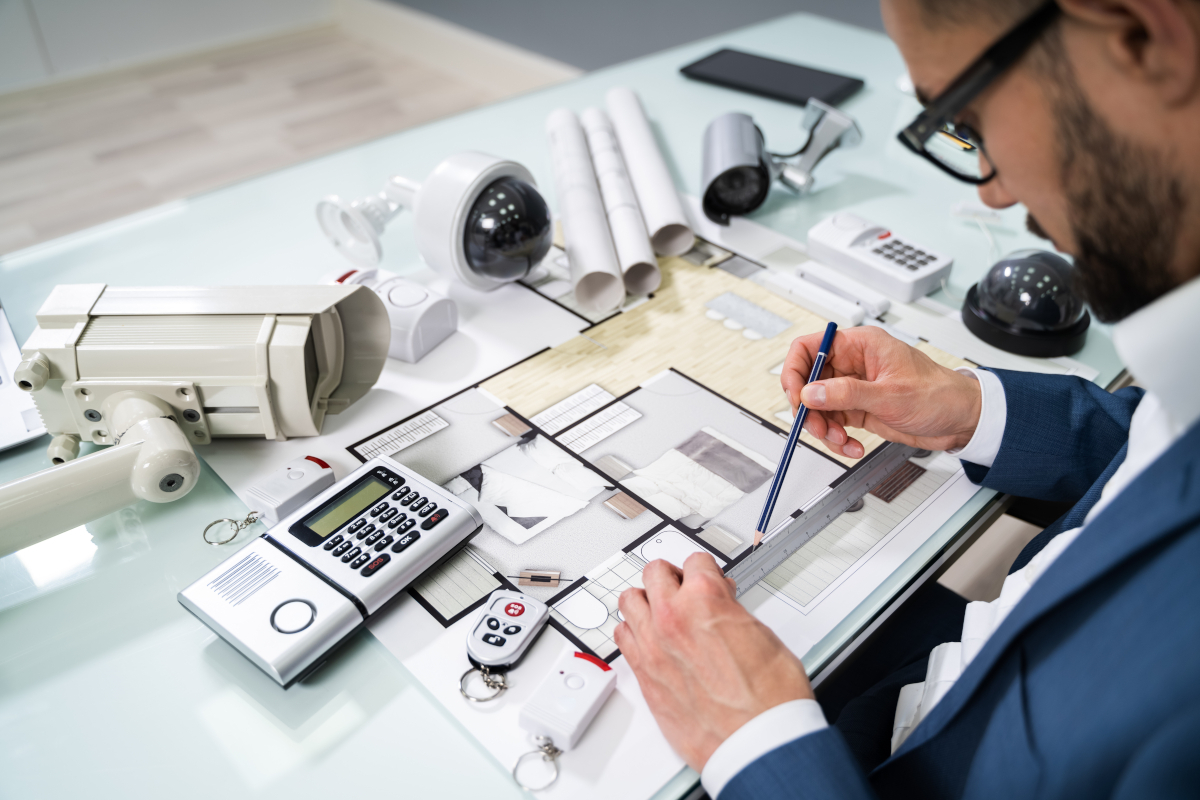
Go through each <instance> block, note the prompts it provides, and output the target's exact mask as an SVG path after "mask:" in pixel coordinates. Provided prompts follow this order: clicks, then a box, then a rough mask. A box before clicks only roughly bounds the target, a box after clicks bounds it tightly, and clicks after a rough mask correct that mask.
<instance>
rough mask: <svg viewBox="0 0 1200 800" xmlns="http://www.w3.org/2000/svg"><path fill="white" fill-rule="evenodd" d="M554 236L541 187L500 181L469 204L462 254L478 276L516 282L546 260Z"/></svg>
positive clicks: (511, 181)
mask: <svg viewBox="0 0 1200 800" xmlns="http://www.w3.org/2000/svg"><path fill="white" fill-rule="evenodd" d="M553 238H554V233H553V230H552V228H551V224H550V209H549V208H548V207H547V206H546V201H545V200H543V199H542V196H541V195H540V194H538V191H537V189H535V188H533V186H531V185H529V184H528V183H526V182H525V181H523V180H520V179H518V178H512V177H507V178H500V179H499V180H497V181H494V182H493V183H491V184H489V185H488V186H487V188H486V189H484V190H483V191H482V192H480V194H479V197H478V198H476V199H475V203H474V204H473V205H472V206H471V211H470V213H469V214H468V215H467V224H466V230H465V232H464V234H463V251H464V252H465V253H466V257H467V264H468V265H469V266H470V267H471V270H472V271H473V272H475V273H476V274H479V275H483V276H485V277H488V278H493V279H496V280H502V281H514V280H517V279H518V278H522V277H524V276H525V275H526V274H527V273H528V272H529V270H530V269H532V268H533V267H534V266H536V265H537V264H538V262H540V261H541V260H542V259H543V258H545V257H546V253H548V252H550V242H551V240H552V239H553Z"/></svg>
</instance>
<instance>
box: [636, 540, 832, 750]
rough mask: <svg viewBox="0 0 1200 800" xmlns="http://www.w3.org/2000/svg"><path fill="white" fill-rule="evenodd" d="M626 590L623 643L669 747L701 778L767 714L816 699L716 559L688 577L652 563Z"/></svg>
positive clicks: (688, 568)
mask: <svg viewBox="0 0 1200 800" xmlns="http://www.w3.org/2000/svg"><path fill="white" fill-rule="evenodd" d="M642 582H643V583H644V584H645V587H646V588H645V589H627V590H626V591H625V592H623V593H622V594H621V599H620V602H619V605H620V609H621V614H622V615H623V616H624V618H625V621H624V622H622V623H621V624H620V625H618V626H617V629H616V633H615V634H614V636H615V639H616V642H617V646H618V647H620V648H621V652H622V653H623V654H624V655H625V659H626V660H627V661H628V662H629V666H630V667H632V668H633V672H634V674H635V675H637V679H638V684H639V685H640V686H641V689H642V695H643V696H644V697H645V698H646V702H647V703H648V704H649V706H650V711H651V712H652V713H653V714H654V718H655V719H656V720H657V721H658V726H659V728H661V729H662V732H663V735H665V736H666V737H667V741H668V742H670V743H671V746H672V747H673V748H675V752H677V753H679V755H681V756H682V757H683V759H684V761H686V762H687V763H688V766H690V767H691V768H692V769H694V770H696V771H697V772H701V771H702V770H703V769H704V765H705V764H706V763H707V762H708V759H709V757H710V756H711V755H712V754H713V752H714V751H715V750H716V749H717V747H718V746H720V744H721V742H723V741H725V740H726V739H728V738H729V737H730V736H731V735H733V733H734V732H735V731H736V730H737V729H738V728H740V727H742V726H743V725H745V724H746V723H747V722H749V721H750V720H752V719H754V718H755V717H756V716H758V715H759V714H761V713H762V712H764V711H767V710H768V709H771V708H774V707H775V706H777V705H781V704H783V703H786V702H789V701H791V700H800V699H804V698H812V697H813V693H812V688H811V687H810V686H809V683H808V676H807V674H806V673H805V671H804V665H803V664H801V663H800V659H798V658H796V657H795V656H794V655H792V653H791V651H789V650H788V649H787V648H786V647H784V645H783V642H781V641H780V640H779V637H778V636H776V635H775V634H774V633H773V632H772V631H771V630H770V629H769V628H768V627H767V626H766V625H763V624H762V623H761V622H759V621H758V620H757V619H755V618H754V617H753V616H752V615H751V614H750V612H749V611H747V610H746V609H745V608H743V607H742V605H741V603H739V602H738V601H737V600H736V599H735V597H734V590H735V586H734V583H733V581H732V579H729V578H726V577H725V576H724V574H722V572H721V570H720V568H719V567H718V566H717V562H716V561H715V560H714V559H713V557H712V556H711V555H709V554H707V553H694V554H692V555H691V556H689V557H688V559H687V561H685V562H684V563H683V570H682V571H680V570H679V569H677V568H676V567H674V566H673V565H671V564H670V563H668V562H666V561H652V562H650V564H649V565H648V566H647V567H646V569H645V570H643V572H642Z"/></svg>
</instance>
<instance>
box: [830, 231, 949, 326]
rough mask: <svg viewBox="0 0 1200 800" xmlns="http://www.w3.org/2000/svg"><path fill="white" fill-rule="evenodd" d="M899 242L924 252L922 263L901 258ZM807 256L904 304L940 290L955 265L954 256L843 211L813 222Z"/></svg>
mask: <svg viewBox="0 0 1200 800" xmlns="http://www.w3.org/2000/svg"><path fill="white" fill-rule="evenodd" d="M898 246H903V247H907V248H909V250H906V251H905V252H918V251H919V252H921V253H923V254H924V256H922V258H921V263H916V262H913V261H910V260H908V259H905V260H904V262H903V263H902V262H901V261H900V260H899V259H898V258H897V257H896V253H895V252H894V249H895V248H897V247H898ZM876 251H880V252H876ZM808 255H809V257H810V258H812V259H814V260H816V261H819V262H821V263H823V264H828V265H829V266H831V267H836V268H838V269H841V270H843V271H845V273H846V274H847V275H849V276H850V277H852V278H855V279H856V280H859V281H861V282H863V283H865V284H866V285H867V286H869V287H871V288H873V289H876V290H878V291H880V292H883V293H884V294H885V295H887V296H888V297H891V298H892V299H893V300H899V301H901V302H904V303H910V302H912V301H913V300H916V299H917V298H918V297H924V296H925V295H927V294H929V293H930V292H932V291H933V290H935V289H937V288H938V287H939V286H940V285H941V283H942V280H943V279H945V278H947V277H949V275H950V269H951V267H953V266H954V259H952V258H949V257H947V256H944V255H941V254H939V253H936V252H935V251H933V250H932V249H930V248H928V247H926V246H924V245H919V244H918V243H916V242H914V241H912V240H911V239H906V238H904V237H901V236H898V235H896V234H894V233H892V231H890V230H888V229H887V228H885V227H883V226H882V225H878V224H876V223H874V222H870V221H868V220H865V219H863V218H862V217H860V216H858V215H856V214H851V213H848V212H845V211H843V212H839V213H837V214H834V215H833V216H832V217H830V218H828V219H826V220H823V221H821V222H819V223H817V224H816V225H815V226H813V228H812V230H810V231H809V232H808ZM889 255H891V256H893V257H891V258H889V257H888V256H889ZM925 256H928V257H927V258H926V257H925Z"/></svg>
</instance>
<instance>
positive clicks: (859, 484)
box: [725, 442, 920, 597]
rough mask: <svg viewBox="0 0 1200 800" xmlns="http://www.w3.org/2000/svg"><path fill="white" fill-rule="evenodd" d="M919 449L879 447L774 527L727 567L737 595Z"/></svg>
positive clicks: (752, 584) (884, 478)
mask: <svg viewBox="0 0 1200 800" xmlns="http://www.w3.org/2000/svg"><path fill="white" fill-rule="evenodd" d="M918 452H920V451H918V450H917V448H915V447H908V446H907V445H902V444H896V443H894V442H893V443H890V444H887V445H885V446H883V447H881V448H879V449H878V450H876V451H875V452H873V453H871V454H870V455H869V456H867V459H866V461H864V462H863V463H862V464H861V465H860V466H859V467H858V468H857V469H856V470H855V471H854V472H852V473H849V474H848V475H846V476H845V479H843V480H841V481H840V482H838V483H835V484H834V485H832V486H830V487H829V488H827V489H825V490H824V491H823V492H821V493H820V494H819V495H817V496H816V497H815V498H813V499H812V500H811V501H809V503H808V505H806V506H805V507H804V508H802V509H800V511H798V512H796V513H795V514H793V515H792V516H791V517H788V518H787V519H786V520H784V521H783V522H781V523H780V524H779V525H776V526H775V527H774V528H773V529H771V530H770V531H769V532H768V533H767V535H766V536H765V537H763V541H762V544H761V545H759V546H758V548H757V549H756V550H751V551H750V552H748V553H746V554H745V555H743V556H742V557H741V558H739V559H738V560H737V561H734V562H733V563H732V564H730V565H729V566H728V567H727V568H726V570H725V574H726V575H727V576H728V577H730V578H733V579H734V580H735V581H736V582H737V594H738V597H741V596H742V595H743V594H745V593H746V592H747V591H749V589H750V587H752V586H754V585H755V584H756V583H758V582H759V581H761V580H762V579H763V578H765V577H767V575H769V574H770V573H771V572H772V571H774V570H775V568H776V567H778V566H779V565H780V564H782V563H783V562H784V561H786V560H788V558H790V557H791V556H792V554H793V553H795V552H796V551H797V550H799V549H800V548H801V547H803V546H804V545H805V544H806V543H807V542H808V541H809V540H810V539H812V538H813V537H814V536H816V535H817V534H818V533H820V532H821V531H822V530H824V529H825V526H827V525H828V524H829V523H831V522H833V521H834V520H835V519H837V518H838V516H840V515H841V514H842V512H844V511H845V510H846V509H848V508H850V507H851V506H852V505H854V504H855V503H857V502H858V501H859V500H861V499H862V498H863V496H865V495H866V494H867V492H869V491H871V490H872V489H874V488H875V487H876V486H878V485H879V484H881V483H883V482H884V481H886V480H887V479H888V478H889V477H890V476H891V475H892V473H894V472H895V471H896V470H898V469H900V468H901V467H903V466H904V465H905V464H907V463H908V460H909V459H910V458H912V457H913V456H914V455H916V454H917V453H918Z"/></svg>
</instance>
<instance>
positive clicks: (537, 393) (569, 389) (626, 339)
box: [482, 258, 952, 464]
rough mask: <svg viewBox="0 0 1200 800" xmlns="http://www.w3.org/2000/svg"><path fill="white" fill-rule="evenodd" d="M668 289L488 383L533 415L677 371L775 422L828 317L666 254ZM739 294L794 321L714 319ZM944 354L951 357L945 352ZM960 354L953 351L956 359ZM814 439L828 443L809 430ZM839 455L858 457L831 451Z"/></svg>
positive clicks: (868, 439) (869, 442)
mask: <svg viewBox="0 0 1200 800" xmlns="http://www.w3.org/2000/svg"><path fill="white" fill-rule="evenodd" d="M659 265H660V267H661V268H662V272H663V282H662V286H661V287H659V289H658V291H656V292H655V293H654V296H653V297H652V298H651V299H649V300H648V301H647V302H645V303H642V304H641V305H638V306H636V307H634V308H632V309H630V310H628V311H625V312H624V313H621V314H618V315H616V316H615V317H611V318H609V319H608V320H606V321H604V322H601V323H600V324H599V325H596V326H595V327H592V328H588V329H587V330H586V331H585V333H586V336H578V337H575V338H574V339H571V340H569V341H567V342H565V343H563V344H562V345H560V346H558V347H555V348H552V349H550V350H548V351H546V352H544V353H541V354H539V355H537V356H535V357H533V358H531V359H529V360H528V361H525V362H523V363H521V364H518V365H517V366H515V367H513V368H512V369H508V370H505V371H504V372H502V373H501V374H499V375H497V376H496V377H494V378H491V379H489V380H488V381H486V382H484V383H483V384H482V387H483V388H484V389H486V390H487V391H489V392H491V393H492V394H494V395H495V396H497V397H498V398H500V399H501V400H503V401H504V402H505V403H506V404H507V405H508V406H509V407H510V408H512V409H514V410H516V411H517V412H518V413H520V414H521V415H523V416H525V417H526V418H529V417H532V416H533V415H535V414H537V413H538V412H540V411H543V410H545V409H546V408H549V407H550V406H552V405H554V404H555V403H557V402H559V401H561V400H564V399H565V398H567V397H568V396H570V395H572V394H574V393H575V392H578V391H579V390H581V389H583V388H584V387H585V386H587V385H588V384H590V383H596V384H598V385H599V386H601V387H602V388H603V389H606V390H607V391H609V392H611V393H612V394H613V395H614V396H617V397H620V396H621V395H623V394H625V393H626V392H628V391H630V390H631V389H634V388H636V387H637V386H639V385H640V384H641V383H642V382H643V381H645V380H648V379H649V378H651V377H653V376H655V375H657V374H658V373H660V372H662V371H663V370H666V369H671V368H674V369H676V370H679V371H680V372H682V373H684V374H685V375H687V376H688V377H690V378H692V379H694V380H696V381H699V382H700V383H702V384H703V385H705V386H706V387H708V388H709V389H711V390H712V391H714V392H716V393H717V394H719V395H721V396H722V397H725V398H727V399H728V400H731V401H732V402H734V403H736V404H737V405H739V406H741V407H742V408H745V409H747V410H749V411H750V412H752V413H754V414H756V415H757V416H759V417H761V418H762V419H764V420H767V421H768V422H771V423H772V424H774V425H780V426H782V425H783V423H781V422H779V421H778V420H777V419H776V418H775V416H774V415H775V413H776V412H778V411H781V410H784V409H786V408H787V398H786V397H785V396H784V394H783V389H782V388H781V387H780V385H779V376H778V375H773V374H771V370H772V368H774V367H775V366H776V365H778V364H779V363H780V362H781V361H783V359H784V356H786V355H787V351H788V347H789V346H790V345H791V342H792V339H794V338H796V337H797V336H803V335H805V334H809V333H815V332H817V331H821V330H824V328H825V325H826V320H824V319H821V318H820V317H818V316H816V315H815V314H813V313H811V312H809V311H807V310H805V309H803V308H800V307H799V306H797V305H795V304H793V303H790V302H788V301H787V300H784V299H783V298H781V297H779V296H777V295H775V294H772V293H771V292H769V291H767V290H766V289H764V288H762V287H761V286H758V285H757V284H755V283H753V282H751V281H748V280H743V279H741V278H738V277H735V276H734V275H731V274H730V273H728V272H725V271H724V270H721V269H716V268H712V267H700V266H696V265H694V264H691V263H690V262H688V261H685V260H684V259H682V258H662V259H659ZM724 292H733V293H735V294H737V295H740V296H741V297H743V298H744V299H746V300H749V301H750V302H752V303H755V304H756V305H758V306H760V307H762V308H764V309H766V310H767V311H769V312H771V313H772V314H776V315H778V316H780V317H783V318H784V319H787V320H790V321H791V322H792V323H793V324H792V327H790V328H788V329H787V330H786V331H784V332H783V333H780V334H778V335H776V336H774V337H771V338H769V339H759V340H751V339H747V338H745V337H744V336H743V335H742V333H741V332H739V331H734V330H730V329H728V328H726V327H725V326H724V325H723V324H722V323H720V322H717V321H714V320H711V319H709V318H708V317H707V316H705V305H704V304H705V303H707V302H708V301H709V300H712V299H713V298H715V297H717V296H719V295H720V294H722V293H724ZM943 355H944V354H943ZM949 358H952V357H949ZM854 435H855V436H856V437H857V438H859V440H860V441H862V442H863V444H864V445H866V446H867V448H868V450H870V449H873V448H874V447H876V446H878V445H879V444H880V443H881V442H882V441H883V440H882V439H880V438H879V437H878V436H875V435H874V434H871V433H868V432H866V431H857V430H856V431H854ZM803 436H804V440H805V441H806V442H808V443H809V444H812V445H814V446H818V447H822V448H823V449H825V451H826V452H830V451H829V450H828V449H827V448H824V445H822V444H820V443H819V442H817V440H815V439H813V438H812V437H811V436H809V435H808V434H807V433H805V434H803ZM830 454H831V455H833V456H834V457H835V458H837V459H838V460H839V461H842V462H843V463H846V464H850V463H853V462H852V461H851V460H850V459H848V458H845V457H844V456H841V455H840V454H835V453H830Z"/></svg>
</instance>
